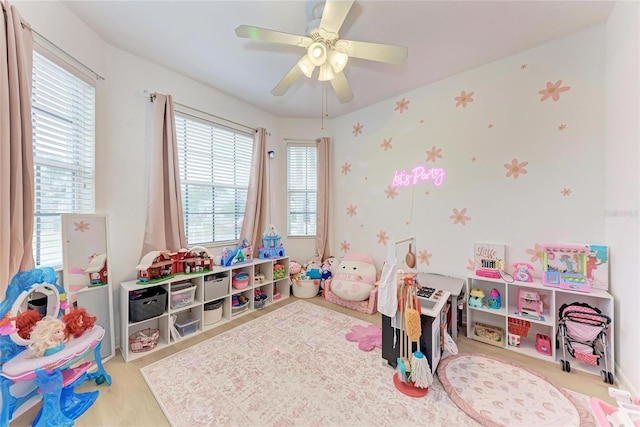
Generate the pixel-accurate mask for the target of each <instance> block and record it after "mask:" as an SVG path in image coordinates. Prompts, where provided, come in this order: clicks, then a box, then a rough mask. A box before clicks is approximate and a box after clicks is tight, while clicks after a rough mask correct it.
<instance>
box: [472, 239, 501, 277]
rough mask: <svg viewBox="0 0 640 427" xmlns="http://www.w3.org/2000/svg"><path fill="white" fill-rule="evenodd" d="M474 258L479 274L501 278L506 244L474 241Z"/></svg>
mask: <svg viewBox="0 0 640 427" xmlns="http://www.w3.org/2000/svg"><path fill="white" fill-rule="evenodd" d="M473 260H474V266H475V271H476V274H477V275H478V276H484V277H492V278H496V279H499V278H500V270H501V269H502V268H504V264H505V246H504V245H500V244H495V243H474V244H473Z"/></svg>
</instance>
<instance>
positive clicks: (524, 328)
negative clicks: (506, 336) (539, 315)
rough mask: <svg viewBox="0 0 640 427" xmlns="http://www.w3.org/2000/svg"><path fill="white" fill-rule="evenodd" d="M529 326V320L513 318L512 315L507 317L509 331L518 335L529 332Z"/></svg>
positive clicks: (525, 334)
mask: <svg viewBox="0 0 640 427" xmlns="http://www.w3.org/2000/svg"><path fill="white" fill-rule="evenodd" d="M530 327H531V322H529V321H528V320H524V319H515V318H513V317H509V333H510V334H516V335H520V336H521V337H523V338H526V337H527V334H528V333H529V328H530Z"/></svg>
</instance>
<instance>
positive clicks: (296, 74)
mask: <svg viewBox="0 0 640 427" xmlns="http://www.w3.org/2000/svg"><path fill="white" fill-rule="evenodd" d="M300 77H302V70H301V69H300V67H298V64H296V65H294V66H293V68H292V69H291V70H290V71H289V72H288V73H287V75H286V76H284V77H283V78H282V80H280V83H278V84H277V85H276V87H274V88H273V90H272V91H271V94H272V95H273V96H282V95H284V94H285V93H286V92H287V91H288V90H289V88H290V87H291V86H293V84H294V83H295V82H296V81H298V79H299V78H300Z"/></svg>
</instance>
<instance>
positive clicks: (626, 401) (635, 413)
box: [590, 387, 640, 427]
mask: <svg viewBox="0 0 640 427" xmlns="http://www.w3.org/2000/svg"><path fill="white" fill-rule="evenodd" d="M609 396H611V397H613V398H614V399H615V400H616V403H617V405H618V406H614V405H611V404H609V403H606V402H604V401H602V400H600V399H598V398H597V397H592V398H591V401H590V403H591V409H593V414H594V415H595V417H596V419H597V420H598V423H599V424H600V427H610V426H612V427H633V426H636V427H640V398H639V397H631V393H629V392H628V391H624V390H620V389H618V388H613V387H609Z"/></svg>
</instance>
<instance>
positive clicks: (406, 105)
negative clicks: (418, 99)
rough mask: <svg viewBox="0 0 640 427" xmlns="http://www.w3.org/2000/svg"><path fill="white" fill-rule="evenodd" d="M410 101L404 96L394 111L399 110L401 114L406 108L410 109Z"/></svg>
mask: <svg viewBox="0 0 640 427" xmlns="http://www.w3.org/2000/svg"><path fill="white" fill-rule="evenodd" d="M409 102H411V101H409V100H408V99H405V98H402V100H400V101H398V102H396V108H394V109H393V111H398V112H399V113H400V114H402V113H403V112H404V110H408V109H409Z"/></svg>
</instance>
